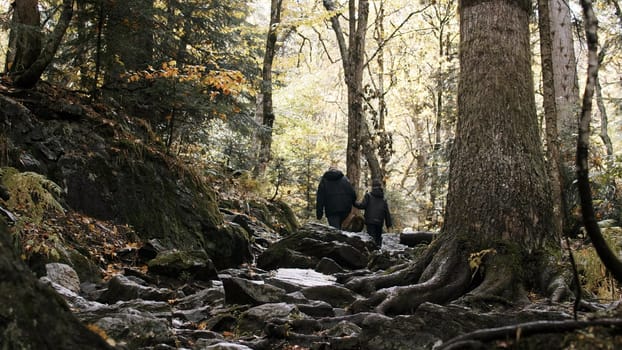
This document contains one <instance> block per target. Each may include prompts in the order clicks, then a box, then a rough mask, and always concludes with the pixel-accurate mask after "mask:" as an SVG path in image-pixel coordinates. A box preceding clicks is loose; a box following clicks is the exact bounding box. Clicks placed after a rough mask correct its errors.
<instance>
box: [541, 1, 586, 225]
mask: <svg viewBox="0 0 622 350" xmlns="http://www.w3.org/2000/svg"><path fill="white" fill-rule="evenodd" d="M542 1H544V0H542ZM548 1H549V7H550V13H551V16H550V24H551V43H552V47H551V49H552V52H553V53H554V54H553V55H552V70H553V83H554V97H555V100H554V103H555V112H556V116H557V131H558V137H559V139H558V145H559V146H558V149H559V158H558V160H557V162H558V171H559V175H558V176H559V179H560V181H561V195H562V198H561V200H562V201H561V204H562V205H561V214H562V220H563V221H562V224H563V230H564V232H569V231H571V230H572V228H573V226H574V225H575V220H574V219H573V217H572V214H571V211H572V209H573V207H576V206H577V205H578V204H579V203H578V192H577V188H576V185H575V184H574V182H575V179H576V177H575V172H574V171H573V169H574V165H575V145H576V136H575V133H576V131H577V121H578V118H577V115H578V112H579V110H580V108H579V83H578V78H577V63H576V57H575V52H574V41H573V25H572V18H571V11H570V8H569V6H568V2H567V1H564V0H548ZM547 128H548V126H547Z"/></svg>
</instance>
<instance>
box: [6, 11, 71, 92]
mask: <svg viewBox="0 0 622 350" xmlns="http://www.w3.org/2000/svg"><path fill="white" fill-rule="evenodd" d="M72 17H73V0H63V6H62V12H61V14H60V18H59V20H58V23H57V24H56V27H54V31H53V32H52V35H50V37H49V38H48V40H47V43H46V44H45V47H44V48H43V50H42V51H41V52H40V53H39V55H38V56H37V59H36V60H35V61H34V62H33V63H32V64H31V65H30V66H29V67H26V69H25V70H24V71H23V72H20V73H18V74H17V76H16V77H15V81H14V83H15V85H16V86H19V87H24V88H29V87H33V86H34V85H35V84H36V83H37V82H38V81H39V79H41V75H42V74H43V72H44V71H45V69H46V68H47V66H48V65H49V64H50V62H52V59H54V55H56V51H57V50H58V46H59V45H60V43H61V41H62V40H63V36H64V35H65V32H66V31H67V28H68V27H69V23H70V22H71V18H72Z"/></svg>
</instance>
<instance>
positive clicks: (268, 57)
mask: <svg viewBox="0 0 622 350" xmlns="http://www.w3.org/2000/svg"><path fill="white" fill-rule="evenodd" d="M282 7H283V0H272V1H271V2H270V26H269V28H268V37H267V39H266V50H265V52H264V56H263V68H262V70H261V88H260V96H261V116H262V118H261V119H262V123H261V126H262V129H261V130H260V142H261V145H260V148H259V171H260V172H263V171H264V170H265V168H266V164H267V163H268V162H269V161H270V151H271V148H272V127H273V126H274V109H273V108H272V62H273V61H274V55H275V54H276V39H277V36H278V28H279V26H280V24H281V10H282Z"/></svg>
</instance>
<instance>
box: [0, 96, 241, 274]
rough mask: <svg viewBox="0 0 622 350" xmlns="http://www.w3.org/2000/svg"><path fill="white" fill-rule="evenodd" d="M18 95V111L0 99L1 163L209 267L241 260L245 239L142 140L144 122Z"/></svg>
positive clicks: (212, 201)
mask: <svg viewBox="0 0 622 350" xmlns="http://www.w3.org/2000/svg"><path fill="white" fill-rule="evenodd" d="M24 94H25V96H19V98H22V99H23V100H24V101H27V102H25V103H23V104H21V103H17V102H15V100H13V99H12V98H9V97H2V99H0V105H3V106H4V105H6V106H9V107H11V108H5V109H0V121H4V122H5V124H6V125H8V127H6V128H5V129H4V131H5V135H4V136H5V137H6V141H5V142H6V145H7V148H8V152H7V153H8V163H9V164H15V167H16V168H17V169H18V170H20V171H26V170H29V171H33V172H37V173H39V174H41V175H44V176H46V177H47V178H48V179H50V180H51V181H53V182H54V183H56V184H58V185H59V186H60V188H61V189H62V191H63V193H64V198H65V203H66V205H67V207H68V208H71V209H73V210H75V211H78V212H81V213H84V214H85V215H88V216H91V217H93V218H97V219H101V220H109V221H114V222H116V223H119V224H128V225H130V226H131V227H133V228H134V229H135V230H136V234H137V235H139V236H140V238H141V239H142V240H145V241H146V240H149V239H154V238H155V239H158V241H160V242H161V243H162V244H164V245H165V246H166V247H167V248H170V249H173V248H179V249H183V250H193V249H205V250H206V251H207V252H208V254H210V258H212V259H213V260H214V263H215V264H216V265H217V266H226V265H227V264H237V263H239V262H245V261H248V260H249V256H248V255H247V254H246V253H245V252H246V251H248V249H247V247H248V245H249V242H248V237H247V236H246V235H245V234H244V233H243V232H240V231H239V230H237V229H234V228H231V227H229V226H228V225H226V224H225V223H224V220H223V216H222V214H221V213H220V211H219V207H218V200H217V196H216V194H215V192H214V191H213V190H212V189H211V188H209V186H208V183H207V182H206V180H204V179H203V178H201V176H199V175H198V174H196V173H195V172H194V171H193V170H192V169H190V168H189V167H187V166H185V165H184V164H180V162H178V161H176V160H175V159H174V158H172V157H170V156H168V155H166V154H165V152H163V149H162V147H161V145H159V144H158V143H157V142H152V141H153V140H150V139H147V138H145V137H144V135H147V134H148V133H146V132H145V129H146V127H145V126H144V123H139V122H138V121H137V120H134V119H132V118H131V117H129V116H127V115H123V114H122V112H121V111H112V110H109V109H106V108H101V110H99V109H98V111H96V110H94V109H93V108H92V107H90V106H89V105H88V104H84V105H82V108H78V109H75V108H74V109H72V110H75V111H76V112H75V113H72V114H71V115H66V114H64V113H60V112H59V111H62V110H64V109H63V108H60V107H59V108H57V107H58V106H57V105H58V104H59V103H67V101H64V100H62V101H61V100H59V99H57V98H53V97H52V96H50V95H46V94H45V93H41V92H38V91H28V92H24ZM63 101H64V102H63ZM72 103H76V102H75V101H72ZM76 104H77V103H76ZM137 135H139V136H137ZM221 245H222V246H221ZM240 252H241V253H240ZM212 254H214V255H212Z"/></svg>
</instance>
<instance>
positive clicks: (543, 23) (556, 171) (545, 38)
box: [538, 0, 566, 238]
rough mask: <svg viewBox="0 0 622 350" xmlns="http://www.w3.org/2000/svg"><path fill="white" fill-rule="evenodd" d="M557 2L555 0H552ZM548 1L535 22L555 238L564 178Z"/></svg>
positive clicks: (558, 230)
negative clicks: (540, 67) (536, 22)
mask: <svg viewBox="0 0 622 350" xmlns="http://www.w3.org/2000/svg"><path fill="white" fill-rule="evenodd" d="M553 1H556V0H553ZM550 5H551V0H538V24H539V26H540V60H541V62H542V63H541V64H542V91H543V105H544V120H545V121H546V130H545V135H546V145H547V147H546V151H547V156H548V160H549V161H548V163H547V164H548V176H549V178H550V180H551V197H552V203H553V208H552V209H553V218H552V219H553V228H554V234H555V235H556V236H557V237H560V238H561V237H562V233H563V229H564V222H565V220H564V212H565V211H566V210H565V208H566V206H565V205H564V196H563V191H564V186H563V184H564V181H563V179H562V173H563V172H562V170H561V169H562V167H563V166H564V165H563V163H562V157H561V154H560V140H559V130H558V129H557V127H558V123H557V119H558V117H557V103H556V102H555V96H556V94H555V75H554V72H553V61H554V60H553V33H552V28H551V18H550V17H551V16H554V15H555V14H552V13H551V11H550Z"/></svg>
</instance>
